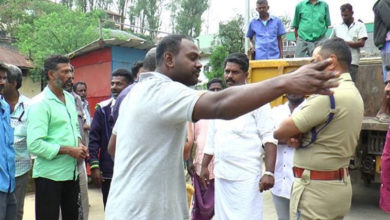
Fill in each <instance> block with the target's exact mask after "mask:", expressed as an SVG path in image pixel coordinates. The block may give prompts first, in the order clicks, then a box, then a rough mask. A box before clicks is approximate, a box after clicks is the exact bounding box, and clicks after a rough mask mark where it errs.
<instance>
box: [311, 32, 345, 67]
mask: <svg viewBox="0 0 390 220" xmlns="http://www.w3.org/2000/svg"><path fill="white" fill-rule="evenodd" d="M319 47H320V51H319V52H318V54H319V55H320V56H321V57H322V58H323V59H327V58H329V57H330V55H331V54H335V55H336V57H337V59H338V61H339V62H340V63H344V64H345V65H346V66H347V67H349V65H351V61H352V56H351V50H350V49H349V46H348V44H347V43H346V42H345V41H344V40H343V39H341V38H338V37H335V38H330V39H328V40H326V41H324V42H322V43H321V44H320V45H319Z"/></svg>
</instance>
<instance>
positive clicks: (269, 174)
mask: <svg viewBox="0 0 390 220" xmlns="http://www.w3.org/2000/svg"><path fill="white" fill-rule="evenodd" d="M263 175H268V176H272V177H274V173H273V172H271V171H265V172H264V174H263Z"/></svg>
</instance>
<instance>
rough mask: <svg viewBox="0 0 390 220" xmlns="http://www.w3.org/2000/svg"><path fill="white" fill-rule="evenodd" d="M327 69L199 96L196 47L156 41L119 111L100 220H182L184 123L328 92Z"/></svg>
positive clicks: (176, 40)
mask: <svg viewBox="0 0 390 220" xmlns="http://www.w3.org/2000/svg"><path fill="white" fill-rule="evenodd" d="M329 63H330V62H329V60H328V61H324V62H321V63H316V64H309V65H306V66H304V67H301V68H300V69H298V70H297V71H296V72H295V73H291V74H288V75H284V76H281V77H276V78H273V79H270V80H267V81H264V82H260V83H256V84H251V85H247V86H235V87H234V88H233V87H232V88H228V89H226V90H224V91H221V92H206V93H203V92H199V91H196V90H193V89H191V88H189V87H188V86H190V85H195V84H196V83H197V82H198V76H199V73H200V70H201V67H202V64H201V63H200V52H199V49H198V48H197V46H196V45H195V44H194V43H193V42H192V41H191V40H190V39H188V38H186V37H185V36H181V35H170V36H167V37H165V38H163V39H162V40H161V41H160V43H159V44H158V45H157V49H156V64H157V68H156V72H150V73H144V74H143V75H141V77H140V82H139V83H138V84H137V85H135V86H134V88H133V90H132V92H131V93H129V95H128V96H126V98H125V99H124V100H123V103H122V105H121V107H120V110H119V118H118V120H117V123H116V125H115V128H114V132H115V133H117V141H116V151H115V152H116V154H115V166H114V174H113V179H112V183H111V188H110V193H109V196H108V201H107V206H106V213H105V217H106V219H107V220H110V219H148V220H150V219H151V220H153V219H189V213H188V207H187V198H186V190H185V178H184V172H183V143H184V141H185V133H186V132H185V130H186V129H185V128H186V123H187V121H198V120H200V119H213V118H220V119H233V118H236V117H238V116H240V115H242V114H245V113H247V112H250V111H252V110H254V109H257V108H259V107H260V106H262V105H263V104H265V103H268V102H269V101H272V100H273V99H275V98H277V97H279V96H280V95H282V94H283V93H285V92H291V91H294V92H295V93H317V92H320V93H322V94H330V93H331V92H330V90H328V88H330V87H335V86H337V82H334V81H329V79H331V78H335V77H338V75H337V74H335V73H333V72H326V71H322V70H323V69H324V68H325V67H326V66H327V65H329ZM127 106H132V107H131V108H127Z"/></svg>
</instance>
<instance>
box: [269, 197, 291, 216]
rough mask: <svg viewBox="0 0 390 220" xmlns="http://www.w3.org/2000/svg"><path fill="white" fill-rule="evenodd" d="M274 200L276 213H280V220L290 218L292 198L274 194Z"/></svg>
mask: <svg viewBox="0 0 390 220" xmlns="http://www.w3.org/2000/svg"><path fill="white" fill-rule="evenodd" d="M272 200H273V201H274V205H275V209H276V213H277V214H278V220H289V219H290V200H289V199H286V198H283V197H279V196H275V195H274V194H272Z"/></svg>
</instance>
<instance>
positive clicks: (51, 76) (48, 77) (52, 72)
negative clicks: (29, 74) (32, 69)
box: [47, 70, 54, 79]
mask: <svg viewBox="0 0 390 220" xmlns="http://www.w3.org/2000/svg"><path fill="white" fill-rule="evenodd" d="M53 77H54V70H49V71H47V79H51V78H53Z"/></svg>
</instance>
